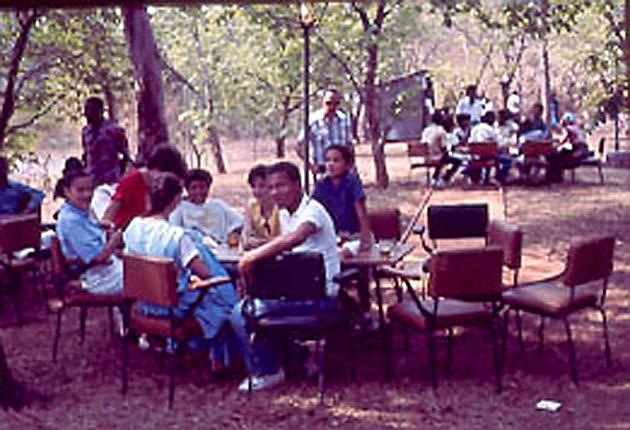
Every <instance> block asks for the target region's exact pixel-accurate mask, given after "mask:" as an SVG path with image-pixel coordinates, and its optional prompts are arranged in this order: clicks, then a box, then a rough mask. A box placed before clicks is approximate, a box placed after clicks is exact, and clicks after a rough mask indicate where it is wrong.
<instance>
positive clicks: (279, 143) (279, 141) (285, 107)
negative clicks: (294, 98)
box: [275, 94, 291, 158]
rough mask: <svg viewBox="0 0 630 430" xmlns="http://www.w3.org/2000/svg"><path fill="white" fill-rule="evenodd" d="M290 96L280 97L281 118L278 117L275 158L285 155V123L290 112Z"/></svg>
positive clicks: (287, 121)
mask: <svg viewBox="0 0 630 430" xmlns="http://www.w3.org/2000/svg"><path fill="white" fill-rule="evenodd" d="M290 103H291V96H290V95H289V94H287V95H285V96H284V98H283V99H282V118H281V119H280V130H279V131H278V133H277V134H276V139H275V141H276V158H284V156H285V155H286V145H285V144H286V141H287V124H288V123H289V115H290V114H291V108H290Z"/></svg>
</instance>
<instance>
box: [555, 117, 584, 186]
mask: <svg viewBox="0 0 630 430" xmlns="http://www.w3.org/2000/svg"><path fill="white" fill-rule="evenodd" d="M560 125H561V126H562V129H563V131H564V136H563V138H562V140H561V141H560V145H559V146H558V147H557V148H555V152H554V153H553V154H552V155H551V156H549V157H548V160H549V167H548V168H547V174H546V177H545V179H546V181H547V182H551V183H555V182H562V172H563V170H564V169H570V168H572V167H575V166H577V165H578V164H579V163H580V160H583V159H585V158H587V157H588V155H589V151H588V143H587V142H586V137H585V136H584V133H583V132H582V129H581V128H580V126H579V125H578V124H577V123H576V122H575V115H574V114H572V113H570V112H567V113H565V114H564V115H563V116H562V120H561V121H560Z"/></svg>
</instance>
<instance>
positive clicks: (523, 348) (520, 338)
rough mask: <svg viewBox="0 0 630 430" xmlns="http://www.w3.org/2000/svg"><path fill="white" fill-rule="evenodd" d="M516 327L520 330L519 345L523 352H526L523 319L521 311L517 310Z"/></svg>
mask: <svg viewBox="0 0 630 430" xmlns="http://www.w3.org/2000/svg"><path fill="white" fill-rule="evenodd" d="M516 329H517V330H518V345H519V346H520V348H521V354H522V353H523V352H525V343H524V342H523V323H522V321H521V311H519V310H518V309H517V310H516Z"/></svg>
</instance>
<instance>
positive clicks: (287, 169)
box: [267, 161, 301, 183]
mask: <svg viewBox="0 0 630 430" xmlns="http://www.w3.org/2000/svg"><path fill="white" fill-rule="evenodd" d="M274 173H284V174H285V175H287V177H288V178H289V180H291V181H292V182H297V183H301V178H300V169H298V168H297V166H296V165H295V164H293V163H291V162H289V161H279V162H277V163H275V164H272V165H271V167H269V170H268V171H267V175H268V176H269V175H273V174H274Z"/></svg>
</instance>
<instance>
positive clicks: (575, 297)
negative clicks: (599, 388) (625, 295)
mask: <svg viewBox="0 0 630 430" xmlns="http://www.w3.org/2000/svg"><path fill="white" fill-rule="evenodd" d="M614 244H615V238H614V237H602V238H595V239H590V240H584V241H580V242H577V243H575V244H573V245H571V247H570V248H569V251H568V253H567V259H566V264H565V268H564V271H563V273H562V274H560V275H559V276H557V277H554V278H550V279H547V280H542V281H540V282H536V283H532V284H527V285H521V286H519V287H518V288H513V289H510V290H507V291H505V292H504V293H503V294H502V298H501V299H502V302H503V303H504V304H505V305H507V306H508V310H507V312H506V314H505V324H504V329H505V328H506V327H507V320H508V317H509V311H510V310H521V311H524V312H528V313H533V314H535V315H539V316H540V317H541V325H540V329H539V336H540V339H539V345H540V346H539V349H542V343H543V332H544V321H545V320H544V319H545V318H547V317H548V318H553V319H559V320H562V322H563V323H564V326H565V330H566V335H567V344H568V347H569V363H570V366H571V377H572V379H573V382H574V383H575V384H577V383H578V376H577V365H576V358H575V347H574V345H573V339H572V333H571V326H570V324H569V315H571V314H572V313H574V312H577V311H581V310H583V309H588V308H594V309H596V310H598V311H599V312H600V314H601V316H602V325H603V333H604V347H605V356H606V363H607V365H608V366H610V365H611V352H610V344H609V340H608V324H607V320H606V310H605V309H604V301H605V299H606V290H607V287H608V278H609V277H610V274H611V273H612V270H613V251H614ZM593 281H602V288H601V291H599V292H596V291H593V290H592V289H591V288H589V287H590V286H589V285H586V284H589V283H591V282H593ZM520 331H521V329H520V325H519V332H520ZM519 338H520V333H519Z"/></svg>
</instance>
